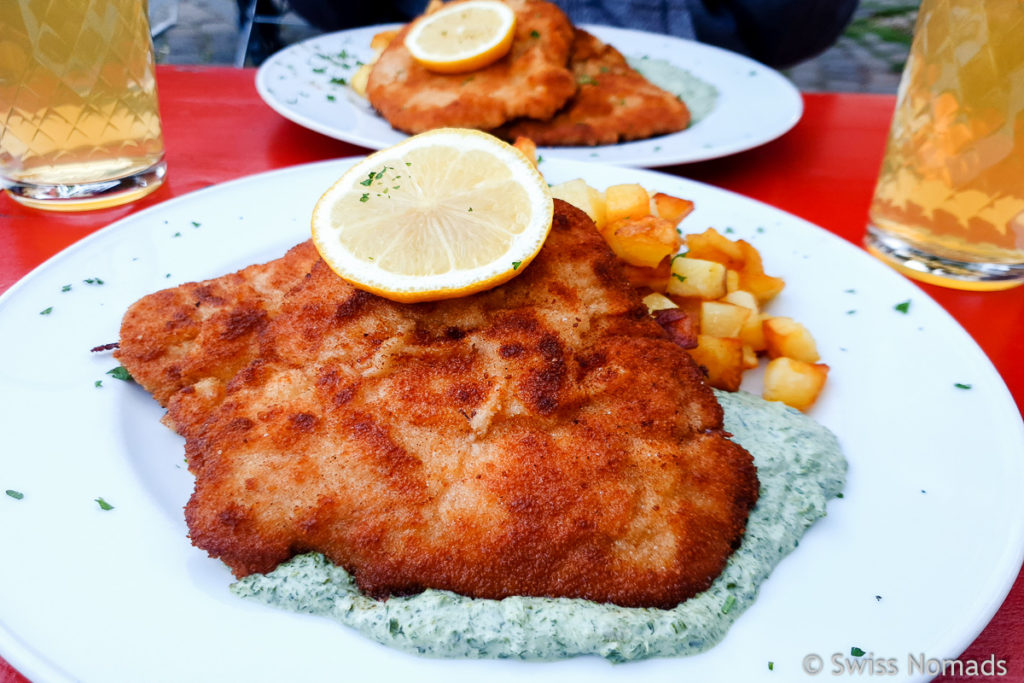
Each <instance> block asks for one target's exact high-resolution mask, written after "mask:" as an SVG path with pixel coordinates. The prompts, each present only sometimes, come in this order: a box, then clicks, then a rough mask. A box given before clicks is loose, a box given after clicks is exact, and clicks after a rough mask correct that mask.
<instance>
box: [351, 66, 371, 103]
mask: <svg viewBox="0 0 1024 683" xmlns="http://www.w3.org/2000/svg"><path fill="white" fill-rule="evenodd" d="M372 70H373V64H363V65H362V66H360V67H359V68H358V69H356V72H355V73H354V74H352V78H350V79H349V81H348V84H349V86H350V87H351V88H352V89H353V90H355V92H356V94H357V95H359V96H360V97H366V84H367V82H368V81H369V80H370V71H372Z"/></svg>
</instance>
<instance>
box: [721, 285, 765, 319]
mask: <svg viewBox="0 0 1024 683" xmlns="http://www.w3.org/2000/svg"><path fill="white" fill-rule="evenodd" d="M722 301H725V302H726V303H730V304H736V305H737V306H742V307H743V308H749V309H750V310H751V311H753V312H754V313H759V312H760V311H761V308H760V306H758V305H757V298H756V297H755V296H754V295H753V294H751V293H750V292H748V291H746V290H745V289H734V290H732V291H730V292H729V293H728V294H726V295H725V296H723V297H722Z"/></svg>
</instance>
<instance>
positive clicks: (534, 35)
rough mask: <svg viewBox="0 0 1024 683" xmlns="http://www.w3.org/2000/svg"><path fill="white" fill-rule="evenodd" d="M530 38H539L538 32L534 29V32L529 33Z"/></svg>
mask: <svg viewBox="0 0 1024 683" xmlns="http://www.w3.org/2000/svg"><path fill="white" fill-rule="evenodd" d="M530 37H531V38H540V31H538V30H537V29H534V30H532V31H530Z"/></svg>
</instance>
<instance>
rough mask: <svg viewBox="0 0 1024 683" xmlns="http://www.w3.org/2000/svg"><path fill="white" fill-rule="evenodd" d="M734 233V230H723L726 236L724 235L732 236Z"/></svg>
mask: <svg viewBox="0 0 1024 683" xmlns="http://www.w3.org/2000/svg"><path fill="white" fill-rule="evenodd" d="M734 232H736V231H735V230H733V229H732V228H726V229H725V234H726V235H731V234H733V233H734Z"/></svg>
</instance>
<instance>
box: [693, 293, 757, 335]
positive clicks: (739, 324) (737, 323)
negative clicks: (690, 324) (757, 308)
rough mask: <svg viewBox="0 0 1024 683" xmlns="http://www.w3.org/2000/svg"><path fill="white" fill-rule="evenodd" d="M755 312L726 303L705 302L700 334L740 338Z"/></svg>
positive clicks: (702, 310) (701, 308)
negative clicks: (745, 325)
mask: <svg viewBox="0 0 1024 683" xmlns="http://www.w3.org/2000/svg"><path fill="white" fill-rule="evenodd" d="M752 313H753V311H751V310H750V309H749V308H744V307H743V306H737V305H736V304H730V303H728V302H725V301H705V302H703V303H701V307H700V333H701V334H706V335H708V336H711V337H739V336H740V330H741V329H743V325H744V324H745V323H746V322H747V318H749V317H750V316H751V315H752Z"/></svg>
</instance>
